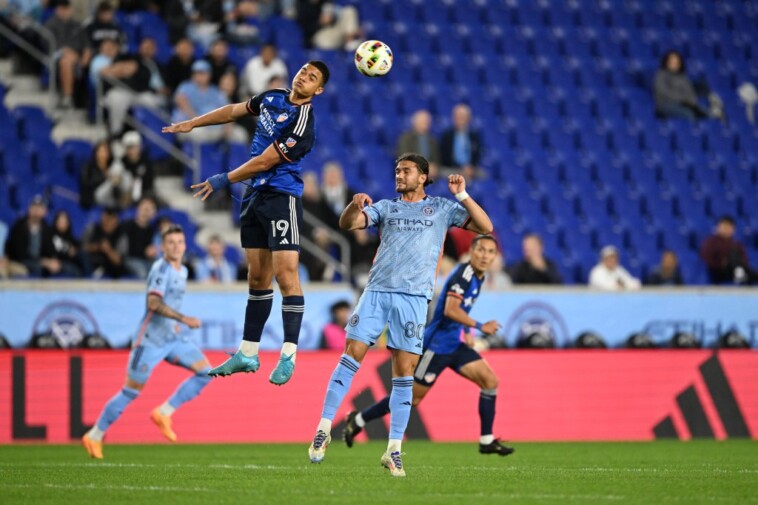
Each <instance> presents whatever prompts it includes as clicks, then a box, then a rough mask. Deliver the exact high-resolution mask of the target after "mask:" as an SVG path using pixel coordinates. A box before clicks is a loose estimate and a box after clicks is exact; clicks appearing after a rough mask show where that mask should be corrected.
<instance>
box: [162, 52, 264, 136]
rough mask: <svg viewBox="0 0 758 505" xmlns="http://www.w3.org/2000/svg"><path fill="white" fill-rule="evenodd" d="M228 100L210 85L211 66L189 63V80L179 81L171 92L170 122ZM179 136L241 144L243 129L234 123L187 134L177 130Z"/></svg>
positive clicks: (245, 134)
mask: <svg viewBox="0 0 758 505" xmlns="http://www.w3.org/2000/svg"><path fill="white" fill-rule="evenodd" d="M227 103H229V101H228V100H227V97H226V96H224V94H223V93H222V92H221V90H219V89H218V88H217V87H216V86H214V85H213V84H211V65H210V64H209V63H208V62H207V61H205V60H198V61H196V62H195V63H193V64H192V79H191V80H189V81H187V82H184V83H182V84H181V85H180V86H179V89H177V90H176V94H175V95H174V104H175V105H176V108H175V109H174V114H173V116H172V119H171V120H172V121H173V122H174V123H178V122H181V121H185V120H187V119H190V118H193V117H195V116H200V115H202V114H205V113H207V112H210V111H212V110H214V109H217V108H219V107H222V106H224V105H226V104H227ZM179 136H180V138H181V139H182V140H185V141H190V142H196V143H213V142H218V141H220V140H222V139H225V140H228V141H231V142H240V143H245V142H247V141H248V140H249V139H248V134H247V132H246V131H245V130H244V129H243V128H241V127H240V126H238V125H236V124H234V123H227V124H224V125H216V126H208V127H206V128H202V129H194V130H192V131H191V132H189V133H180V134H179Z"/></svg>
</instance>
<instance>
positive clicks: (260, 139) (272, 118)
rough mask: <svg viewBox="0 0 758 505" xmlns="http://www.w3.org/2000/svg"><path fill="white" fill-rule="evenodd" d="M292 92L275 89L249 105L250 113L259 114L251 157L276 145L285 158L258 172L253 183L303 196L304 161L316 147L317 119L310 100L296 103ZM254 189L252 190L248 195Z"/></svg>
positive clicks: (251, 100)
mask: <svg viewBox="0 0 758 505" xmlns="http://www.w3.org/2000/svg"><path fill="white" fill-rule="evenodd" d="M289 94H290V90H288V89H272V90H270V91H265V92H263V93H260V94H258V95H256V96H254V97H253V98H251V99H250V100H248V102H247V104H246V106H247V110H248V112H250V113H251V114H254V115H256V116H258V127H257V128H256V129H255V136H254V137H253V145H252V146H251V147H250V156H251V157H255V156H258V155H260V154H261V153H263V151H265V150H266V148H267V147H268V146H270V145H271V144H274V147H275V148H276V150H277V152H278V153H279V157H280V158H281V160H282V162H281V163H279V164H277V165H275V166H274V167H272V168H271V169H270V170H267V171H265V172H261V173H259V174H256V175H255V176H254V177H253V178H252V180H251V182H252V185H253V188H255V189H259V190H262V191H266V190H268V191H277V192H279V193H286V194H288V195H293V196H297V197H300V196H302V194H303V180H302V178H301V172H302V168H301V166H300V162H301V161H302V159H303V158H304V157H305V155H306V154H308V153H309V152H310V150H311V149H312V148H313V144H314V143H315V140H316V122H315V120H314V117H313V110H312V109H311V104H310V102H309V103H306V104H303V105H295V104H293V103H292V102H290V100H289ZM250 192H251V190H250V189H248V190H247V191H246V195H247V194H249V193H250Z"/></svg>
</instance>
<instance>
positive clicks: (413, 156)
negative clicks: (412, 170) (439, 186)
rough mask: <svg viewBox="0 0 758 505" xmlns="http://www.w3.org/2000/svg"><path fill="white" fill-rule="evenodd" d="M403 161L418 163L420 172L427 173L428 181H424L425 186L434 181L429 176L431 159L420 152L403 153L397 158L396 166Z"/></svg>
mask: <svg viewBox="0 0 758 505" xmlns="http://www.w3.org/2000/svg"><path fill="white" fill-rule="evenodd" d="M401 161H410V162H411V163H414V164H415V165H416V168H418V170H419V172H421V173H422V174H424V175H426V181H425V182H424V187H426V186H428V185H430V184H431V183H433V182H434V181H433V180H432V179H431V178H430V177H429V161H427V159H426V158H424V157H423V156H421V155H420V154H418V153H403V154H401V155H400V156H398V157H397V159H396V160H395V166H397V164H398V163H400V162H401Z"/></svg>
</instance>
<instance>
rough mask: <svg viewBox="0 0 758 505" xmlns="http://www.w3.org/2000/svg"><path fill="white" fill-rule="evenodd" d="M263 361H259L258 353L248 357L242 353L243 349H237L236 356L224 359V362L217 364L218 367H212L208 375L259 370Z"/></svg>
mask: <svg viewBox="0 0 758 505" xmlns="http://www.w3.org/2000/svg"><path fill="white" fill-rule="evenodd" d="M260 366H261V363H260V361H258V355H257V354H256V355H255V356H252V357H250V358H248V357H247V356H245V355H244V354H242V352H241V351H237V352H235V353H234V356H232V357H231V358H229V359H228V360H226V361H224V362H223V363H222V364H220V365H219V366H217V367H216V368H212V369H211V370H210V371H209V372H208V375H210V376H211V377H218V376H221V377H226V376H228V375H232V374H233V373H238V372H245V373H249V372H257V371H258V368H260Z"/></svg>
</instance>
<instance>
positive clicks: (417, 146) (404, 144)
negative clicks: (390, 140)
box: [395, 110, 440, 179]
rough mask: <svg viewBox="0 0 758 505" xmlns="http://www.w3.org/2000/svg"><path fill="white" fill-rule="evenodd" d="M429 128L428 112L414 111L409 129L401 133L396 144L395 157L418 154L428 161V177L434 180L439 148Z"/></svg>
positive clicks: (429, 117) (430, 116)
mask: <svg viewBox="0 0 758 505" xmlns="http://www.w3.org/2000/svg"><path fill="white" fill-rule="evenodd" d="M431 127H432V115H431V114H430V113H429V111H427V110H419V111H416V112H415V113H414V114H413V116H412V117H411V129H410V130H408V131H407V132H405V133H403V134H402V135H401V136H400V139H399V140H398V142H397V147H396V148H395V155H396V156H400V155H401V154H403V153H419V154H420V155H421V156H423V157H424V158H426V159H427V160H429V176H430V177H431V178H432V179H434V178H435V177H436V175H437V171H438V168H439V163H440V148H439V145H438V144H437V139H435V138H434V136H433V135H432V134H431V131H430V130H431ZM432 167H433V168H432Z"/></svg>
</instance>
